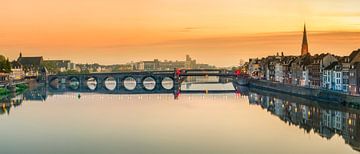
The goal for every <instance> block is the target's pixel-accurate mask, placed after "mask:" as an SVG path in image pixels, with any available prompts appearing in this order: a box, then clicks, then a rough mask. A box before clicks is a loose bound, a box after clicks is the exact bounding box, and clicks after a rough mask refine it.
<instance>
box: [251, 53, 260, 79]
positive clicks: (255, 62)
mask: <svg viewBox="0 0 360 154" xmlns="http://www.w3.org/2000/svg"><path fill="white" fill-rule="evenodd" d="M260 69H261V67H260V61H259V59H258V58H254V59H249V65H248V74H249V75H250V76H251V77H252V78H259V76H260V75H259V74H260Z"/></svg>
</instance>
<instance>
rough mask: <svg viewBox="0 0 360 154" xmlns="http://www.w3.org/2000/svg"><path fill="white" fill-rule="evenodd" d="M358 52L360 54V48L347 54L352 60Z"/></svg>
mask: <svg viewBox="0 0 360 154" xmlns="http://www.w3.org/2000/svg"><path fill="white" fill-rule="evenodd" d="M359 54H360V49H358V50H355V51H353V52H351V54H350V56H349V58H350V61H352V60H353V59H354V58H355V57H356V56H357V55H359Z"/></svg>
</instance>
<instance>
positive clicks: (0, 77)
mask: <svg viewBox="0 0 360 154" xmlns="http://www.w3.org/2000/svg"><path fill="white" fill-rule="evenodd" d="M9 76H10V74H9V73H5V72H0V82H4V81H8V80H9Z"/></svg>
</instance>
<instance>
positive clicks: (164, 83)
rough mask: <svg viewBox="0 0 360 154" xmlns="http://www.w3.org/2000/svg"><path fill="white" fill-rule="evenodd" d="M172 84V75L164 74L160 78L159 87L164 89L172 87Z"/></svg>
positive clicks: (173, 82)
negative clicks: (164, 75)
mask: <svg viewBox="0 0 360 154" xmlns="http://www.w3.org/2000/svg"><path fill="white" fill-rule="evenodd" d="M174 84H175V81H174V78H172V77H168V76H166V77H164V78H163V79H162V80H161V87H162V88H164V89H166V90H171V89H173V88H174Z"/></svg>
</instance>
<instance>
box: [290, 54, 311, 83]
mask: <svg viewBox="0 0 360 154" xmlns="http://www.w3.org/2000/svg"><path fill="white" fill-rule="evenodd" d="M311 62H312V57H311V55H310V54H306V55H303V56H300V57H297V58H296V59H295V60H294V61H293V62H292V64H291V69H290V73H291V84H294V85H300V86H310V80H309V69H308V66H309V65H310V64H311Z"/></svg>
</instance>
